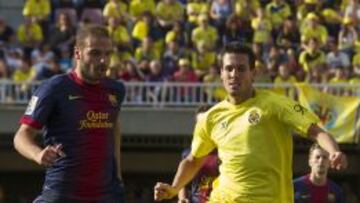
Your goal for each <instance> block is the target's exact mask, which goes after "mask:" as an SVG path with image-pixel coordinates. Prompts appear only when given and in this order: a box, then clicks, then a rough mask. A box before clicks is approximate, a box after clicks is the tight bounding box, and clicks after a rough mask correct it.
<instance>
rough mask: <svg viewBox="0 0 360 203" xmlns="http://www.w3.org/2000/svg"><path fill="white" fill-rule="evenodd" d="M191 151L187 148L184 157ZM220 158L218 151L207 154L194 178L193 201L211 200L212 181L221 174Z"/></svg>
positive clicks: (191, 190) (199, 202)
mask: <svg viewBox="0 0 360 203" xmlns="http://www.w3.org/2000/svg"><path fill="white" fill-rule="evenodd" d="M189 153H190V149H186V150H185V151H184V152H183V153H182V157H183V159H184V158H185V157H186V156H187V155H188V154H189ZM219 164H220V160H219V158H218V155H217V151H216V150H214V151H212V152H211V153H210V154H209V155H207V156H206V158H205V161H204V164H203V166H202V167H201V168H200V170H199V172H198V173H197V174H196V176H195V177H194V178H193V180H192V182H191V189H190V192H191V193H190V195H189V196H190V198H189V199H190V202H191V203H206V202H208V200H209V197H210V193H211V191H212V183H213V182H214V180H215V179H216V178H217V177H218V176H219Z"/></svg>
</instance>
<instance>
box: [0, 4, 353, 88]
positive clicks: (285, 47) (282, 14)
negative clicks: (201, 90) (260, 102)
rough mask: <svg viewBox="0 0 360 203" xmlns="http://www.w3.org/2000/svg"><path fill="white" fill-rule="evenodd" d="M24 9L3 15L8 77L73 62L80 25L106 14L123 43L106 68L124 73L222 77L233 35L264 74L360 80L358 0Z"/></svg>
mask: <svg viewBox="0 0 360 203" xmlns="http://www.w3.org/2000/svg"><path fill="white" fill-rule="evenodd" d="M23 17H24V20H23V22H22V23H21V24H20V25H18V27H11V26H9V25H8V24H7V22H6V21H5V20H4V19H1V20H0V48H1V51H0V78H1V80H13V81H19V82H21V81H33V80H43V79H46V78H49V77H51V76H53V75H55V74H59V73H63V72H67V71H69V70H70V69H71V68H72V66H73V61H72V52H73V45H74V36H75V33H76V30H77V28H78V27H80V26H83V25H84V24H87V23H100V24H105V25H106V26H107V28H108V30H109V32H110V33H111V36H112V38H113V41H114V44H115V45H116V46H114V52H113V55H112V57H111V66H110V67H109V70H108V75H109V77H112V78H116V79H122V80H124V81H149V82H161V81H174V82H204V83H212V82H219V81H220V77H219V74H218V62H219V60H218V58H219V57H218V55H219V53H220V51H221V48H222V47H223V45H224V44H225V43H227V42H230V41H233V40H238V41H242V42H243V43H245V44H248V45H249V46H252V48H253V50H254V51H255V53H256V57H257V62H256V66H257V73H258V76H257V79H256V82H264V83H274V84H281V83H294V82H302V81H305V82H309V83H348V82H349V83H357V82H358V81H360V52H359V51H360V39H358V34H359V31H360V24H359V22H360V6H359V2H358V1H357V0H303V1H301V0H288V1H285V0H272V1H271V0H251V1H250V0H211V1H205V0H189V1H186V0H178V1H177V0H160V1H154V0H131V1H128V2H127V1H121V0H108V1H105V0H83V1H79V0H59V1H50V0H27V1H25V3H24V7H23Z"/></svg>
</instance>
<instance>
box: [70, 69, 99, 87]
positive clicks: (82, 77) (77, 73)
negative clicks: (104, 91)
mask: <svg viewBox="0 0 360 203" xmlns="http://www.w3.org/2000/svg"><path fill="white" fill-rule="evenodd" d="M75 73H76V76H77V77H78V78H79V79H80V80H82V81H84V82H85V83H87V84H91V85H96V84H99V82H100V81H92V80H88V79H86V77H84V75H83V74H82V72H81V70H80V67H76V68H75Z"/></svg>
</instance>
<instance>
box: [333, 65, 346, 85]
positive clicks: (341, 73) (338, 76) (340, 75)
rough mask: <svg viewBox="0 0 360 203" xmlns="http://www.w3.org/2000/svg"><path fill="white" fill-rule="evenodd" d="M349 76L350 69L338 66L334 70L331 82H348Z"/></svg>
mask: <svg viewBox="0 0 360 203" xmlns="http://www.w3.org/2000/svg"><path fill="white" fill-rule="evenodd" d="M348 78H349V71H348V70H347V69H345V68H342V67H338V68H336V69H335V71H334V76H333V77H332V78H331V79H330V81H329V83H332V84H336V83H347V82H348Z"/></svg>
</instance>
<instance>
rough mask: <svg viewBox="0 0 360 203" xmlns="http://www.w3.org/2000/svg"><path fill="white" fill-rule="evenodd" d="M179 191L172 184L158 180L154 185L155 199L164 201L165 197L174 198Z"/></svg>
mask: <svg viewBox="0 0 360 203" xmlns="http://www.w3.org/2000/svg"><path fill="white" fill-rule="evenodd" d="M177 193H178V191H177V190H176V189H175V188H174V187H172V186H171V185H169V184H166V183H160V182H158V183H156V185H155V187H154V200H155V201H162V200H164V199H172V198H173V197H175V195H177Z"/></svg>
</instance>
